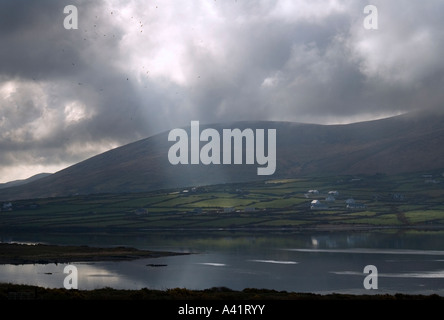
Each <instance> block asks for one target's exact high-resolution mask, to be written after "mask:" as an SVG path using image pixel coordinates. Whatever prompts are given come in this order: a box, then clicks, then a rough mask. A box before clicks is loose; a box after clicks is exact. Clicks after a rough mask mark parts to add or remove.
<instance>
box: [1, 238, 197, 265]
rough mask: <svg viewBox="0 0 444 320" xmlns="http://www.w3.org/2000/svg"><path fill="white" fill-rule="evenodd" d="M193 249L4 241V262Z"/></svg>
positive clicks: (141, 255) (111, 257) (86, 259)
mask: <svg viewBox="0 0 444 320" xmlns="http://www.w3.org/2000/svg"><path fill="white" fill-rule="evenodd" d="M185 254H190V253H179V252H166V251H149V250H140V249H135V248H132V247H123V246H121V247H110V248H103V247H89V246H62V245H49V244H40V243H39V244H31V245H30V244H19V243H0V264H15V265H18V264H48V263H56V264H57V263H70V262H79V261H81V262H90V261H125V260H126V261H127V260H136V259H143V258H158V257H165V256H173V255H185Z"/></svg>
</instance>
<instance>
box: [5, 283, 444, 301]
mask: <svg viewBox="0 0 444 320" xmlns="http://www.w3.org/2000/svg"><path fill="white" fill-rule="evenodd" d="M0 300H230V301H241V300H280V301H282V300H306V301H309V300H310V301H311V300H318V301H321V300H323V301H325V300H350V301H356V300H373V301H379V300H388V301H395V300H397V301H399V300H437V301H444V297H441V296H438V295H408V294H393V295H390V294H369V295H355V294H353V295H352V294H338V293H332V294H313V293H298V292H287V291H276V290H268V289H251V288H247V289H244V290H241V291H235V290H231V289H229V288H224V287H217V288H210V289H205V290H188V289H183V288H175V289H168V290H154V289H147V288H143V289H140V290H118V289H111V288H103V289H95V290H67V289H49V288H42V287H37V286H30V285H17V284H8V283H2V284H0Z"/></svg>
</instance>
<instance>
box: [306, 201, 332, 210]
mask: <svg viewBox="0 0 444 320" xmlns="http://www.w3.org/2000/svg"><path fill="white" fill-rule="evenodd" d="M327 208H328V207H327V206H326V205H325V204H323V203H322V202H321V201H319V200H313V201H312V202H311V203H310V209H311V210H322V209H327Z"/></svg>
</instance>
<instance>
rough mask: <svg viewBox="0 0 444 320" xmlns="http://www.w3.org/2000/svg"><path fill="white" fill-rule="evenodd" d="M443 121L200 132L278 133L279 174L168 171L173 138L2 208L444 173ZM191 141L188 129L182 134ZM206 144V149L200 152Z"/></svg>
mask: <svg viewBox="0 0 444 320" xmlns="http://www.w3.org/2000/svg"><path fill="white" fill-rule="evenodd" d="M443 121H444V114H442V113H438V114H422V113H418V114H406V115H401V116H395V117H391V118H385V119H380V120H371V121H365V122H359V123H351V124H341V125H319V124H306V123H295V122H285V121H240V122H229V123H219V124H201V125H200V130H201V131H202V130H203V129H205V128H214V129H216V130H218V132H222V129H225V128H231V129H234V128H239V129H241V130H243V129H246V128H251V129H272V128H275V129H276V130H277V143H276V156H277V157H276V162H277V164H276V172H275V174H274V175H271V176H258V175H257V174H256V169H257V167H258V165H257V164H255V165H246V164H241V165H202V164H200V165H181V164H179V165H171V164H170V163H169V161H168V150H169V148H170V147H171V146H172V145H173V144H174V142H171V141H168V133H169V131H165V132H162V133H159V134H156V135H153V136H151V137H148V138H145V139H141V140H138V141H135V142H132V143H129V144H126V145H124V146H121V147H117V148H115V149H112V150H109V151H107V152H104V153H101V154H98V155H96V156H93V157H91V158H89V159H87V160H84V161H81V162H79V163H77V164H74V165H72V166H70V167H68V168H66V169H63V170H60V171H59V172H56V173H54V174H52V175H50V176H47V177H44V178H41V179H38V180H37V181H33V182H30V183H27V184H25V185H21V186H15V187H11V188H6V189H2V190H1V195H0V200H15V199H26V198H41V197H55V196H67V195H75V194H90V193H126V192H144V191H153V190H157V189H167V188H181V187H189V186H201V185H210V184H221V183H235V182H248V181H255V180H266V179H274V178H294V177H304V176H310V175H341V174H375V173H385V174H396V173H403V172H414V171H428V170H438V169H442V168H444V164H443V163H442V159H443V158H444V150H443V149H444V148H442V147H441V144H442V142H443V141H444V128H443V127H442V123H444V122H443ZM184 129H185V130H186V131H187V132H188V133H189V132H190V128H189V126H188V127H184ZM205 143H206V142H201V143H200V144H201V146H202V145H204V144H205Z"/></svg>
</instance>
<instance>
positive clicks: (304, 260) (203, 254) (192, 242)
mask: <svg viewBox="0 0 444 320" xmlns="http://www.w3.org/2000/svg"><path fill="white" fill-rule="evenodd" d="M19 237H20V236H17V235H16V236H13V237H11V236H6V235H2V240H3V241H11V240H16V241H20V240H21V241H28V242H32V241H36V242H49V243H59V244H85V241H86V242H87V244H89V245H98V246H116V245H127V246H134V247H137V248H141V249H151V250H167V251H176V252H189V253H192V254H188V255H180V256H168V257H161V258H154V259H140V260H134V261H122V262H94V263H89V262H88V263H83V262H81V261H80V262H75V263H73V264H74V265H75V266H76V267H77V268H78V275H79V280H78V286H79V289H86V290H89V289H96V288H103V287H112V288H116V289H140V288H151V289H162V290H164V289H169V288H188V289H207V288H211V287H227V288H231V289H234V290H242V289H244V288H265V289H274V290H278V291H293V292H312V293H331V292H337V293H354V294H382V293H391V294H394V293H407V294H439V295H443V296H444V241H443V240H444V233H440V232H433V233H432V232H429V233H415V232H411V233H351V232H349V233H344V232H342V233H319V234H304V233H280V234H270V233H261V232H250V233H248V232H247V233H236V232H232V233H228V232H208V233H196V232H158V233H154V232H150V233H148V234H146V235H139V236H137V237H130V236H116V235H113V236H107V235H103V236H89V237H86V236H82V237H77V236H74V235H70V236H68V235H65V236H55V235H54V236H51V235H44V236H43V235H34V236H33V239H30V238H25V239H19ZM27 237H30V236H27ZM13 238H16V239H13ZM44 240H46V241H44ZM366 265H374V266H375V267H376V268H377V271H378V280H377V285H378V289H377V290H366V289H365V288H364V281H365V278H366V277H367V276H368V274H366V273H364V272H363V271H364V267H365V266H366ZM64 267H65V264H58V265H55V264H47V265H18V266H16V265H1V266H0V282H12V283H22V284H32V285H39V286H43V287H49V288H62V287H63V280H64V278H65V277H66V274H64V273H63V269H64ZM373 275H374V274H373Z"/></svg>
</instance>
